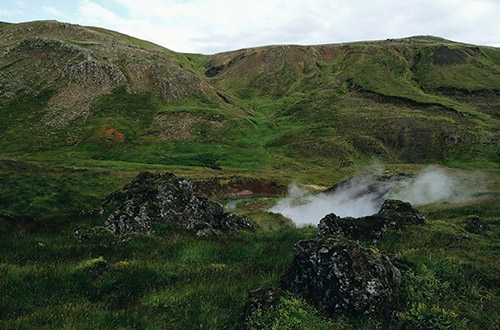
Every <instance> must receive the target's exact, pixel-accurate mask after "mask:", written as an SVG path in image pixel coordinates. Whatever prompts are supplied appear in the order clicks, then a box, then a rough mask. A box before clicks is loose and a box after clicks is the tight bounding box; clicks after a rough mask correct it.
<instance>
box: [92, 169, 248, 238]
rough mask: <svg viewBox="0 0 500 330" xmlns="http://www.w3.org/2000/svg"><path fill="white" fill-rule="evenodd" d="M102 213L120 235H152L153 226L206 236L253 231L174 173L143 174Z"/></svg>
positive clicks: (109, 200) (106, 204)
mask: <svg viewBox="0 0 500 330" xmlns="http://www.w3.org/2000/svg"><path fill="white" fill-rule="evenodd" d="M101 214H109V216H108V219H107V220H106V226H107V227H108V228H110V229H111V230H112V231H113V232H114V233H115V234H117V235H122V234H124V233H128V232H140V233H145V234H150V233H151V232H152V224H153V223H165V224H173V225H180V226H183V227H186V228H188V229H194V230H195V231H196V233H197V235H198V236H202V237H206V236H213V235H215V231H214V230H220V231H223V232H232V231H236V230H253V225H252V223H251V222H250V220H249V219H248V218H247V217H245V216H237V215H234V214H231V213H225V212H224V209H223V208H222V206H221V205H220V204H219V203H217V202H214V201H212V200H210V199H208V198H206V197H204V196H201V195H197V194H194V193H193V187H192V185H191V182H189V181H188V180H186V179H183V178H179V177H177V176H175V175H174V174H171V173H164V174H160V173H150V172H143V173H140V174H139V175H137V176H136V177H135V178H134V179H132V181H131V182H130V183H128V184H126V185H125V186H124V187H123V188H121V189H119V190H117V191H115V192H114V193H112V194H110V195H108V196H107V197H106V200H105V201H104V203H103V205H102V208H101Z"/></svg>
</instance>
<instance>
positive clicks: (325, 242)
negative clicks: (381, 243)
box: [280, 237, 401, 316]
mask: <svg viewBox="0 0 500 330" xmlns="http://www.w3.org/2000/svg"><path fill="white" fill-rule="evenodd" d="M400 283H401V273H400V271H399V270H398V269H397V268H396V267H395V266H394V265H393V264H392V262H391V261H390V259H389V257H387V256H386V255H383V254H380V253H377V252H374V251H372V250H370V249H367V248H364V247H362V246H361V245H360V244H359V243H357V242H354V241H352V240H348V239H346V238H339V237H329V238H315V239H310V240H306V241H300V242H298V243H297V244H296V245H295V247H294V259H293V261H292V263H291V264H290V265H289V267H288V270H287V271H286V273H285V274H284V275H283V277H282V279H281V284H280V286H281V288H283V289H285V290H288V291H290V292H293V293H296V294H299V295H301V296H302V297H303V298H304V299H306V300H307V301H308V302H309V303H311V304H313V305H315V306H316V307H317V308H318V309H320V310H321V311H323V312H324V313H325V314H326V315H329V316H336V315H339V314H351V313H370V312H375V311H381V310H382V309H383V308H384V307H387V306H389V304H390V302H391V298H392V296H393V294H394V293H395V292H396V291H397V290H398V287H399V285H400Z"/></svg>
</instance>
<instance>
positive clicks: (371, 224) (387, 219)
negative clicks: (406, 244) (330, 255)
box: [318, 199, 425, 239]
mask: <svg viewBox="0 0 500 330" xmlns="http://www.w3.org/2000/svg"><path fill="white" fill-rule="evenodd" d="M422 224H425V218H424V216H423V215H422V213H420V211H418V210H417V209H414V208H413V207H412V206H411V204H410V203H407V202H402V201H398V200H393V199H389V200H386V201H385V202H384V203H383V204H382V207H381V209H380V211H379V212H378V213H377V214H374V215H370V216H366V217H362V218H351V217H346V218H340V217H338V216H336V215H335V214H333V213H331V214H328V215H326V216H325V217H324V218H323V219H321V221H320V223H319V225H318V237H327V236H338V237H348V238H350V239H379V238H380V236H381V235H382V231H383V230H384V229H385V228H403V227H404V226H408V225H422Z"/></svg>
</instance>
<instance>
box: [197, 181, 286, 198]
mask: <svg viewBox="0 0 500 330" xmlns="http://www.w3.org/2000/svg"><path fill="white" fill-rule="evenodd" d="M192 184H193V190H194V191H195V192H196V193H199V194H204V195H206V196H209V197H213V198H247V197H259V196H282V195H285V194H286V193H287V187H286V186H284V185H280V184H278V183H276V182H274V181H268V180H259V179H249V178H243V177H239V176H231V177H213V178H207V179H200V180H193V181H192Z"/></svg>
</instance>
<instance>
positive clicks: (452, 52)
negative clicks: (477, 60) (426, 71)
mask: <svg viewBox="0 0 500 330" xmlns="http://www.w3.org/2000/svg"><path fill="white" fill-rule="evenodd" d="M431 59H432V64H434V65H439V66H448V65H457V64H465V63H466V62H467V55H466V54H464V53H463V52H462V51H460V50H458V49H451V48H448V47H446V46H440V47H439V48H438V49H436V51H434V54H432V58H431Z"/></svg>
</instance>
